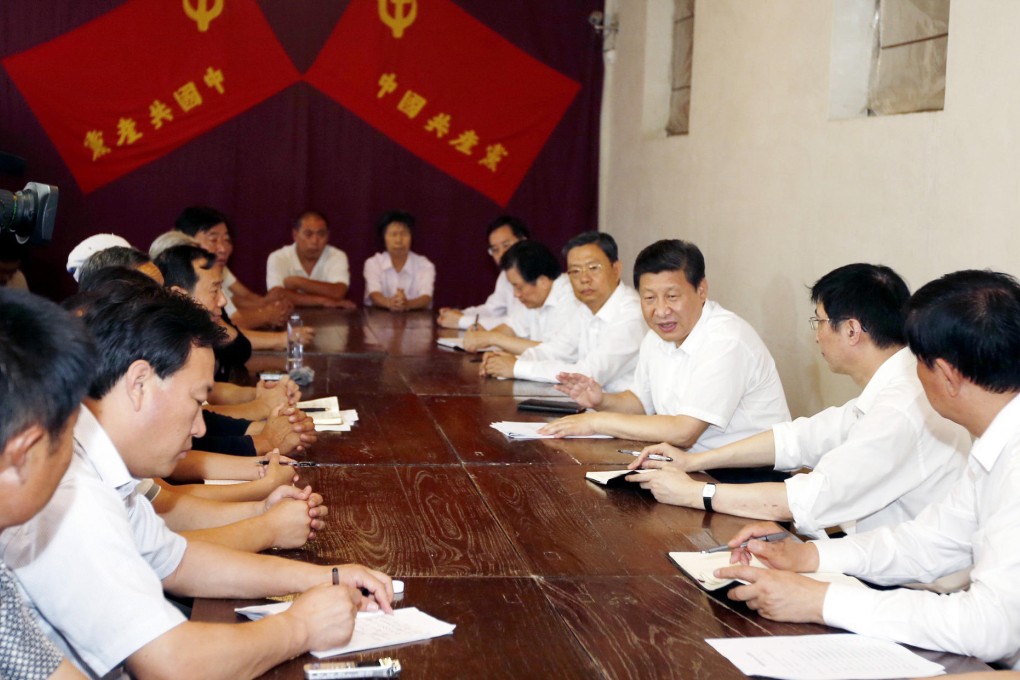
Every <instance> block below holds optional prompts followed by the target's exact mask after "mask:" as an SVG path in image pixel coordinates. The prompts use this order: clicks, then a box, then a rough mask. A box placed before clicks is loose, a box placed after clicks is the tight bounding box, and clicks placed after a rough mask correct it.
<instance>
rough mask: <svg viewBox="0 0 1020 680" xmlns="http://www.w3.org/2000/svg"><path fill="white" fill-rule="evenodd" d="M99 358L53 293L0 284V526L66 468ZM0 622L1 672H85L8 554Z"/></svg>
mask: <svg viewBox="0 0 1020 680" xmlns="http://www.w3.org/2000/svg"><path fill="white" fill-rule="evenodd" d="M94 357H95V347H94V346H93V344H92V340H91V338H89V334H88V331H86V330H85V327H84V326H83V325H82V323H81V321H80V320H79V319H76V318H74V317H72V316H71V315H70V314H68V313H67V312H65V311H64V310H62V309H60V308H59V307H58V306H57V305H55V304H53V303H52V302H50V301H49V300H45V299H43V298H41V297H37V296H35V295H30V294H29V293H27V292H22V291H12V290H4V289H3V288H0V366H2V367H3V371H2V372H0V531H2V530H3V529H5V528H7V527H12V526H16V525H19V524H23V523H24V522H27V521H29V520H30V519H31V518H32V516H33V515H35V514H36V513H37V512H39V511H40V510H41V509H42V508H43V506H45V505H46V503H47V502H48V501H49V500H50V497H51V496H52V495H53V491H54V490H55V489H56V488H57V484H58V483H59V482H60V479H61V477H63V475H64V472H65V471H66V470H67V466H68V464H70V462H71V447H72V443H73V440H72V436H71V433H72V430H73V429H74V424H75V420H76V419H77V417H78V402H79V401H80V400H81V398H82V397H83V396H85V390H86V389H87V388H88V384H89V382H90V380H91V377H92V369H93V364H94ZM54 587H57V586H54ZM0 622H3V625H0V676H3V677H5V678H52V679H54V680H70V679H72V678H83V677H84V676H82V675H81V674H80V673H79V672H78V671H77V669H75V667H74V664H72V663H71V662H70V661H68V660H67V659H65V658H64V657H63V655H62V654H61V653H60V650H58V649H57V648H56V646H54V644H53V643H52V642H50V640H49V639H47V638H46V636H45V634H44V633H43V632H42V631H41V630H40V628H39V624H38V622H37V621H36V619H35V617H34V616H33V615H32V613H31V611H30V610H29V608H28V607H27V606H26V604H25V602H24V601H23V599H22V597H21V595H20V593H19V591H18V585H17V582H16V579H15V577H14V576H13V575H12V574H11V571H10V570H9V569H8V567H7V565H6V564H5V563H4V562H2V561H0Z"/></svg>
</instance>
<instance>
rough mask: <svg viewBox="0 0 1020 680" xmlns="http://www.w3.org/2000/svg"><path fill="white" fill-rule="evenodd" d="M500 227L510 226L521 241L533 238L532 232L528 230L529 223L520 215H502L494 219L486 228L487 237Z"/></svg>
mask: <svg viewBox="0 0 1020 680" xmlns="http://www.w3.org/2000/svg"><path fill="white" fill-rule="evenodd" d="M500 227H510V231H512V232H513V233H514V236H516V237H517V239H518V240H520V241H523V240H524V239H527V238H531V232H530V231H529V230H528V225H527V224H525V223H524V220H522V219H521V218H519V217H514V216H513V215H500V216H499V217H497V218H496V219H494V220H493V221H491V222H489V226H488V227H486V229H485V237H486V238H488V237H489V236H490V235H491V234H492V232H494V231H496V230H497V229H499V228H500Z"/></svg>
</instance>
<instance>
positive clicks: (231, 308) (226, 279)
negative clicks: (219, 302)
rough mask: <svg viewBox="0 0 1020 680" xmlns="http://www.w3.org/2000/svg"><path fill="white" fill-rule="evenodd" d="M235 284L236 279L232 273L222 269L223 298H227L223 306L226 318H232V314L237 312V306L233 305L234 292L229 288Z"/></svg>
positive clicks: (225, 268)
mask: <svg viewBox="0 0 1020 680" xmlns="http://www.w3.org/2000/svg"><path fill="white" fill-rule="evenodd" d="M235 283H237V277H236V276H234V272H232V271H230V270H229V269H228V268H227V267H224V268H223V297H225V298H227V304H226V305H224V306H223V310H224V311H225V312H226V313H227V316H233V315H234V312H236V311H237V305H235V304H234V291H232V290H230V287H231V286H232V285H234V284H235Z"/></svg>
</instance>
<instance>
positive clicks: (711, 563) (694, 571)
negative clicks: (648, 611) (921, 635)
mask: <svg viewBox="0 0 1020 680" xmlns="http://www.w3.org/2000/svg"><path fill="white" fill-rule="evenodd" d="M669 559H671V560H673V563H674V564H676V566H678V567H680V568H681V569H682V570H683V571H684V573H686V574H687V575H688V576H690V577H691V578H692V579H694V580H695V582H697V584H698V585H699V586H701V587H702V588H704V589H705V590H718V589H719V588H723V587H725V586H728V585H729V584H731V583H735V582H736V581H737V580H736V579H732V578H716V576H715V574H714V573H713V572H715V570H716V569H722V568H723V567H729V566H731V565H730V553H729V552H717V553H704V552H671V553H669ZM751 566H752V567H758V568H759V569H768V567H766V566H765V565H764V564H762V563H761V562H760V561H759V560H758V558H757V557H754V556H753V555H752V556H751ZM801 575H802V576H807V577H808V578H813V579H814V580H816V581H825V582H826V583H845V584H847V585H853V586H857V587H860V588H865V587H866V586H865V585H864V584H863V583H861V582H860V581H858V580H857V579H855V578H854V577H853V576H847V575H846V574H839V573H835V572H821V571H816V572H813V573H810V574H801Z"/></svg>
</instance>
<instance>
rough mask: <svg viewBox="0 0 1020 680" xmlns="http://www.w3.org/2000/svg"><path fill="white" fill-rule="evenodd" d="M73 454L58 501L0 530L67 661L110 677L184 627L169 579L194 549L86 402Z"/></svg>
mask: <svg viewBox="0 0 1020 680" xmlns="http://www.w3.org/2000/svg"><path fill="white" fill-rule="evenodd" d="M74 438H75V445H74V448H75V451H74V457H73V459H72V461H71V466H70V468H68V471H67V474H65V475H64V478H63V479H62V480H61V482H60V485H59V486H58V488H57V490H56V493H54V495H53V498H52V500H51V501H50V502H49V503H48V504H47V505H46V507H45V508H43V510H42V511H41V512H40V513H39V514H38V515H36V516H35V517H33V518H32V519H31V520H29V521H28V522H26V523H25V524H23V525H21V526H17V527H11V528H9V529H7V530H6V531H4V532H3V533H2V534H0V553H2V555H3V560H4V562H6V563H7V565H8V566H9V567H10V568H11V570H12V571H13V572H14V573H15V575H16V576H17V577H18V580H19V582H20V583H21V586H22V589H23V591H24V594H25V596H26V600H27V601H28V602H29V604H30V605H31V606H32V607H33V608H34V609H35V611H36V613H37V614H38V615H39V617H40V625H41V627H42V628H43V630H44V631H45V632H46V634H47V635H48V636H49V637H50V639H51V640H53V642H54V643H55V644H56V645H57V646H58V647H60V648H61V649H62V650H63V652H64V653H65V655H67V656H68V657H69V658H72V659H74V660H75V661H76V663H77V662H81V663H84V664H86V665H87V666H88V669H89V670H90V671H91V672H92V673H93V674H95V675H96V676H105V675H106V674H107V673H109V672H110V671H111V670H113V669H116V668H117V667H118V666H120V664H122V663H123V662H124V660H125V659H127V657H128V656H130V655H131V654H133V653H134V652H136V651H137V650H139V649H140V648H142V647H144V646H145V645H146V644H148V643H149V642H151V641H152V640H155V639H156V638H158V637H160V636H161V635H163V634H164V633H166V632H167V631H169V630H170V629H172V628H174V627H175V626H178V625H180V624H181V623H183V622H184V620H185V619H184V616H183V615H182V614H181V612H180V611H179V610H178V609H177V608H175V607H174V606H173V605H172V604H170V603H169V602H167V600H166V598H164V596H163V586H162V583H161V581H162V579H164V578H166V577H167V576H169V575H170V574H171V573H173V571H174V570H175V569H176V568H177V566H178V565H179V564H180V562H181V559H183V557H184V552H185V550H186V548H187V542H186V541H185V539H184V538H183V537H181V536H178V535H177V534H175V533H173V532H172V531H170V530H169V529H168V528H167V526H166V524H164V523H163V520H162V519H160V518H159V516H157V515H156V512H155V510H153V508H152V505H151V504H150V503H149V501H148V500H146V499H145V498H143V497H141V496H139V494H138V493H137V490H136V486H137V485H138V481H139V480H137V479H135V478H133V477H132V476H131V474H130V473H129V472H128V469H127V467H126V466H125V465H124V461H123V460H122V459H121V457H120V454H118V453H117V449H116V448H115V447H114V445H113V442H112V441H110V438H109V436H108V435H107V434H106V432H105V431H104V430H103V428H102V426H101V425H100V424H99V422H98V421H97V420H96V418H95V417H94V416H93V415H92V412H91V411H89V410H88V409H87V408H85V407H84V406H83V407H82V408H81V413H80V415H79V417H78V422H77V425H76V426H75V428H74Z"/></svg>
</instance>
